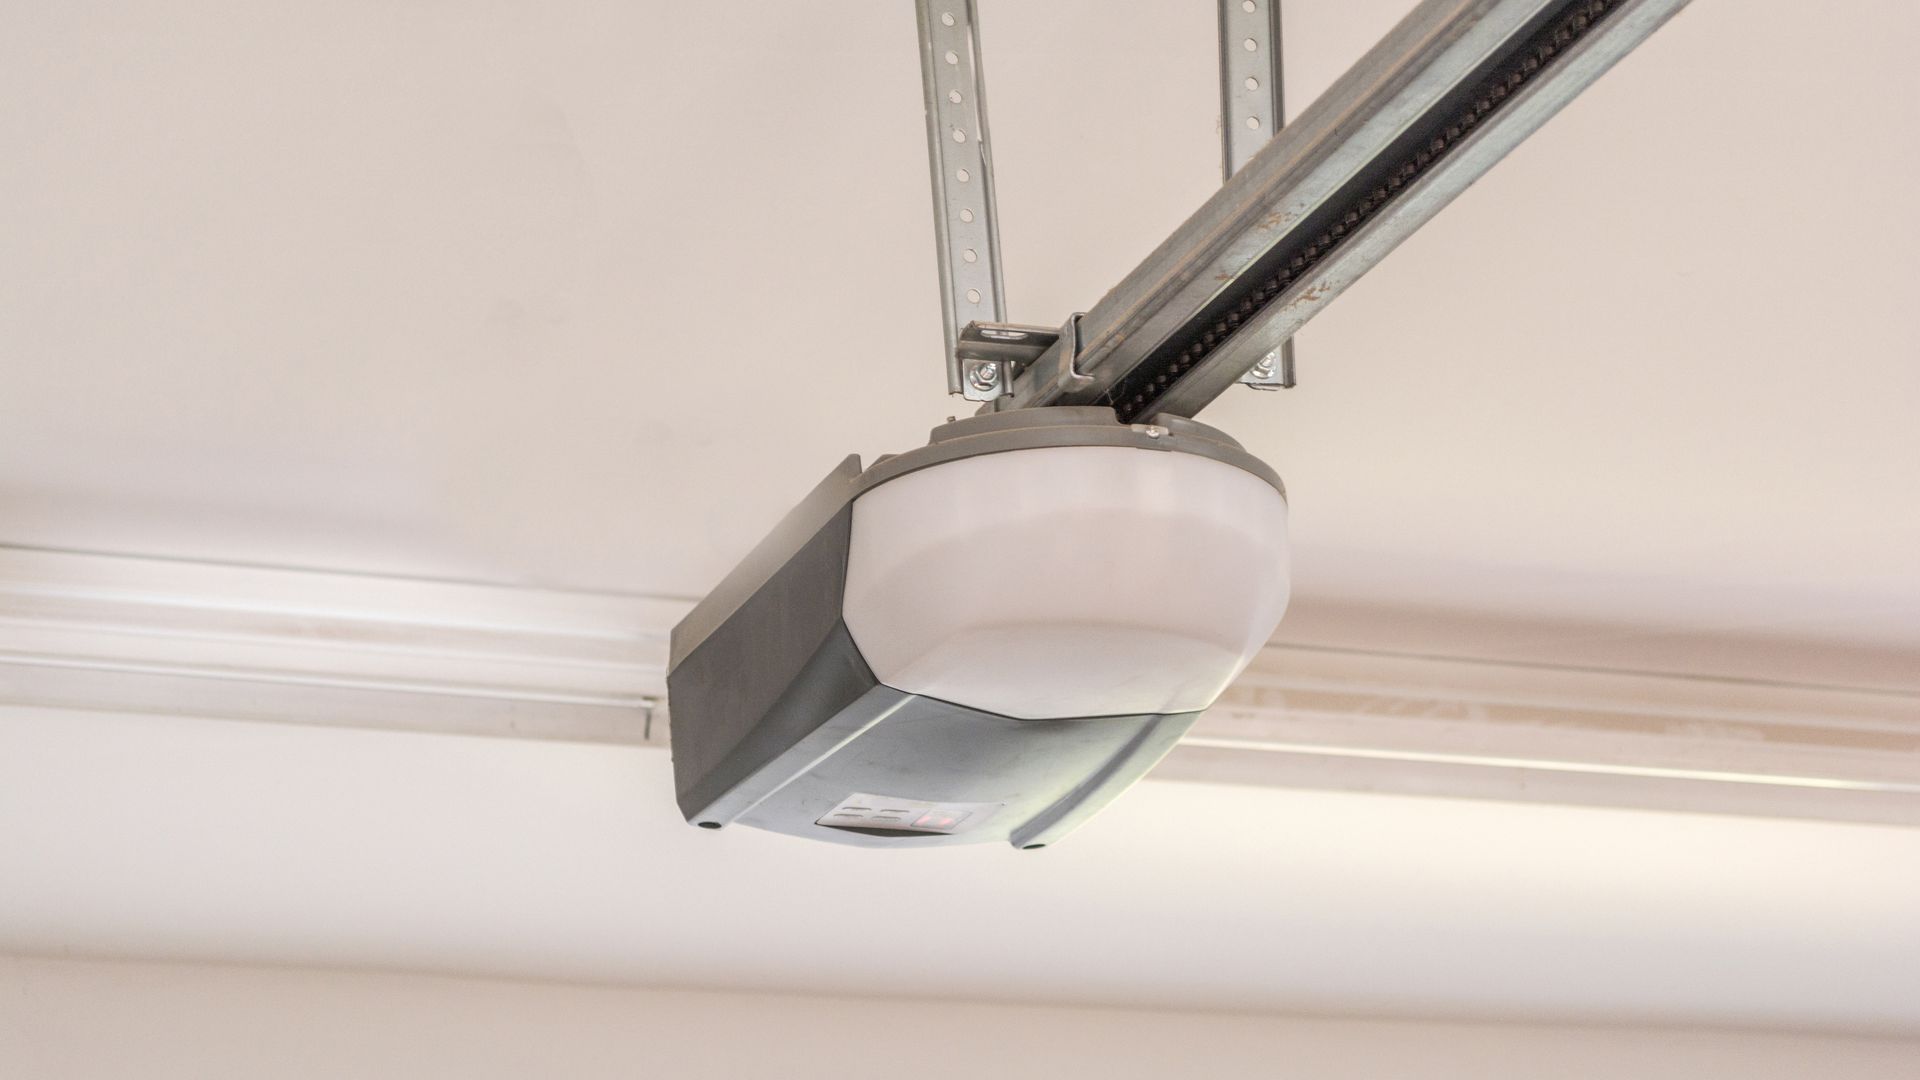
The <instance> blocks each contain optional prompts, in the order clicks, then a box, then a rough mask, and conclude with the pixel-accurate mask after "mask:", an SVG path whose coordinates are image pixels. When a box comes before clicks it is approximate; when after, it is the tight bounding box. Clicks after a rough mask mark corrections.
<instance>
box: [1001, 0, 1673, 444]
mask: <svg viewBox="0 0 1920 1080" xmlns="http://www.w3.org/2000/svg"><path fill="white" fill-rule="evenodd" d="M1685 4H1686V0H1560V2H1554V0H1423V2H1422V3H1421V4H1420V5H1419V6H1418V7H1416V8H1415V9H1414V10H1413V12H1412V13H1410V14H1409V15H1408V16H1407V17H1406V18H1405V19H1404V20H1402V21H1401V23H1400V24H1399V25H1398V26H1396V27H1395V28H1394V29H1393V30H1392V31H1391V32H1390V33H1388V34H1387V36H1386V37H1385V38H1383V39H1382V40H1381V41H1380V43H1379V44H1377V45H1376V46H1374V48H1373V49H1372V50H1371V51H1370V52H1368V53H1367V55H1366V56H1364V57H1363V58H1362V59H1361V60H1360V62H1359V63H1357V64H1355V65H1354V67H1353V68H1352V69H1351V70H1349V71H1348V72H1347V73H1346V74H1345V75H1343V76H1342V77H1341V78H1340V79H1339V81H1337V82H1336V83H1335V84H1334V85H1333V86H1332V87H1331V88H1330V89H1328V90H1327V92H1326V93H1325V94H1323V95H1321V97H1320V98H1319V99H1318V100H1316V101H1315V102H1314V103H1313V104H1312V105H1310V106H1309V107H1308V108H1307V109H1306V111H1305V112H1303V113H1302V114H1301V115H1300V117H1299V118H1298V119H1296V120H1295V121H1294V122H1293V123H1291V124H1288V125H1287V126H1286V127H1284V128H1282V129H1280V131H1279V132H1278V134H1277V135H1276V136H1275V137H1274V138H1273V140H1272V141H1271V142H1269V143H1268V144H1267V146H1266V147H1265V148H1264V149H1262V150H1261V151H1260V152H1259V153H1257V154H1256V155H1254V157H1253V159H1252V160H1251V161H1250V162H1248V164H1247V165H1246V167H1245V168H1243V169H1241V170H1240V171H1239V172H1238V173H1236V174H1235V175H1234V176H1233V177H1232V179H1230V180H1229V181H1228V182H1227V183H1226V185H1225V186H1223V187H1222V188H1221V189H1220V191H1219V192H1218V193H1217V194H1216V195H1214V196H1213V197H1212V198H1211V199H1209V200H1207V202H1206V203H1205V204H1203V205H1202V206H1201V207H1200V209H1199V210H1198V211H1197V212H1196V213H1195V214H1194V215H1193V216H1192V217H1191V218H1189V219H1188V220H1187V221H1186V223H1185V224H1183V225H1181V226H1180V228H1179V229H1177V230H1176V231H1175V232H1174V234H1173V235H1172V236H1171V237H1169V238H1168V239H1167V240H1166V241H1165V242H1164V243H1162V244H1161V245H1160V247H1159V249H1157V250H1156V251H1154V253H1153V254H1151V255H1149V256H1148V257H1147V259H1146V261H1145V262H1143V263H1141V264H1140V265H1139V266H1138V267H1136V268H1135V269H1134V270H1133V271H1132V272H1131V273H1129V274H1128V275H1127V276H1126V277H1125V278H1124V279H1123V280H1122V281H1121V282H1120V284H1118V285H1117V286H1115V287H1114V288H1113V290H1112V291H1111V292H1109V293H1108V294H1107V295H1106V297H1104V298H1103V299H1102V300H1101V301H1100V302H1099V303H1098V304H1097V305H1095V306H1094V308H1093V309H1092V310H1091V311H1089V312H1088V313H1087V314H1086V315H1085V316H1083V317H1081V318H1080V319H1079V320H1078V326H1077V334H1075V335H1073V337H1074V338H1075V339H1077V344H1076V342H1072V341H1069V340H1068V339H1066V338H1063V339H1062V340H1061V342H1060V343H1057V344H1056V345H1055V346H1054V347H1053V348H1052V349H1050V350H1049V351H1048V352H1047V353H1046V354H1044V355H1042V356H1041V357H1040V358H1039V359H1038V360H1036V361H1035V362H1034V363H1033V364H1032V365H1030V366H1029V367H1028V368H1027V369H1026V370H1025V371H1023V372H1022V373H1021V375H1020V377H1019V378H1018V379H1017V380H1016V381H1015V384H1014V388H1013V393H1012V394H1010V395H1008V396H1007V397H1005V398H1002V399H1000V400H999V401H998V402H996V403H994V405H993V407H995V408H1001V409H1005V408H1028V407H1034V406H1043V405H1069V404H1107V405H1112V406H1113V407H1114V408H1115V410H1116V411H1118V412H1119V413H1120V415H1121V416H1122V418H1124V419H1133V418H1135V417H1146V416H1151V415H1154V414H1156V413H1170V414H1174V415H1179V416H1191V415H1193V414H1194V413H1196V412H1198V411H1199V410H1200V409H1201V408H1203V407H1205V406H1206V404H1207V403H1208V402H1210V401H1212V400H1213V399H1214V398H1215V397H1218V396H1219V395H1220V394H1221V393H1223V392H1225V391H1226V389H1227V388H1228V387H1230V386H1232V385H1233V383H1234V382H1235V381H1236V380H1238V379H1239V378H1240V377H1241V376H1242V375H1244V374H1245V373H1246V372H1247V371H1249V370H1250V369H1252V368H1253V367H1254V365H1255V364H1257V363H1259V362H1260V361H1261V360H1262V359H1263V358H1265V357H1267V356H1268V355H1270V354H1272V353H1273V352H1274V351H1275V350H1276V349H1278V348H1279V347H1280V345H1281V344H1282V343H1283V342H1285V341H1286V340H1287V339H1288V338H1290V337H1292V336H1293V334H1294V332H1295V331H1297V330H1298V329H1299V328H1300V327H1301V325H1303V324H1304V323H1305V322H1306V321H1307V320H1308V319H1310V318H1312V317H1313V315H1315V314H1316V313H1318V312H1319V310H1320V309H1321V308H1323V307H1325V306H1326V304H1327V303H1328V302H1329V301H1331V300H1332V299H1333V298H1334V297H1336V296H1338V295H1339V294H1340V293H1341V292H1342V291H1343V290H1345V289H1346V287H1347V286H1348V285H1350V284H1352V283H1353V282H1354V281H1355V280H1357V279H1358V278H1359V277H1360V276H1361V275H1362V274H1364V273H1365V272H1366V271H1367V270H1369V269H1371V268H1372V267H1373V266H1374V265H1375V264H1377V263H1378V262H1379V261H1380V260H1381V259H1382V258H1383V257H1385V255H1386V254H1387V253H1388V252H1389V251H1391V250H1393V248H1394V247H1395V246H1397V245H1398V244H1399V243H1400V241H1402V240H1404V239H1406V238H1407V237H1408V236H1409V235H1411V234H1412V233H1413V232H1414V231H1415V230H1416V229H1418V228H1419V227H1420V226H1421V225H1423V224H1425V223H1426V222H1427V221H1428V220H1430V219H1431V218H1432V217H1433V215H1434V214H1436V213H1438V212H1439V210H1440V208H1441V207H1443V206H1445V205H1446V204H1447V203H1448V202H1450V201H1451V200H1452V199H1453V198H1454V196H1456V195H1458V194H1459V193H1460V192H1461V191H1463V190H1465V189H1466V187H1467V186H1468V185H1469V184H1471V183H1472V182H1473V181H1474V180H1475V179H1477V178H1479V176H1480V175H1481V174H1483V173H1485V172H1486V171H1487V170H1488V169H1490V168H1492V167H1493V165H1494V164H1495V163H1497V162H1498V161H1499V160H1500V159H1501V158H1502V157H1504V156H1506V154H1507V152H1508V151H1510V150H1512V149H1513V148H1514V147H1515V146H1516V145H1518V144H1519V143H1520V141H1521V140H1523V139H1525V138H1526V137H1527V136H1528V135H1530V134H1532V133H1533V132H1534V131H1535V130H1537V129H1538V128H1539V127H1540V125H1541V124H1543V123H1545V122H1546V120H1547V118H1548V117H1550V116H1552V115H1553V114H1554V113H1555V112H1557V111H1559V109H1560V108H1561V107H1562V106H1563V105H1565V104H1566V103H1567V102H1568V101H1570V100H1572V99H1573V98H1574V96H1576V95H1577V94H1579V92H1580V91H1582V90H1584V89H1586V87H1587V86H1589V85H1591V84H1592V83H1593V81H1594V80H1595V79H1597V78H1599V77H1600V75H1601V74H1602V73H1604V72H1605V71H1606V70H1607V69H1608V68H1609V67H1611V66H1612V65H1613V64H1614V62H1615V61H1617V60H1619V59H1620V58H1621V57H1622V56H1624V55H1626V54H1627V53H1628V52H1629V51H1631V50H1632V49H1633V48H1634V47H1635V46H1637V45H1638V44H1640V43H1641V42H1642V41H1644V40H1646V38H1647V37H1648V36H1649V35H1651V34H1652V33H1653V32H1654V31H1655V30H1656V29H1658V28H1659V27H1660V25H1661V24H1662V23H1664V22H1665V21H1666V20H1667V19H1668V18H1670V17H1672V16H1673V14H1674V13H1675V12H1677V11H1678V10H1679V9H1680V8H1682V7H1684V6H1685Z"/></svg>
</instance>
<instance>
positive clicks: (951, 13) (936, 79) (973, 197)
mask: <svg viewBox="0 0 1920 1080" xmlns="http://www.w3.org/2000/svg"><path fill="white" fill-rule="evenodd" d="M914 12H915V16H916V18H917V19H918V21H919V24H920V85H921V91H922V95H923V97H924V99H925V104H926V110H927V160H928V164H929V165H930V166H931V171H932V174H933V228H934V241H935V244H936V246H937V247H938V248H939V250H940V312H941V316H942V318H943V320H944V321H945V324H946V344H947V354H946V355H947V392H948V393H950V394H964V395H966V398H967V400H969V401H992V400H994V399H995V398H997V397H1000V396H1001V395H1003V394H1006V393H1008V392H1010V391H1011V390H1012V388H1013V374H1014V373H1013V371H1012V369H1011V368H1010V366H1009V365H1007V364H1004V363H999V362H996V361H994V360H991V359H985V358H982V359H975V360H962V359H961V357H960V352H959V346H960V331H961V328H962V327H964V326H967V325H969V324H971V323H976V322H979V323H998V322H1000V320H1001V318H1002V314H1001V313H1002V311H1003V310H1004V309H1005V308H1006V297H1005V294H1004V290H1003V287H1002V285H1001V280H1000V230H999V227H998V225H997V224H996V222H995V220H994V218H995V215H994V205H993V158H992V156H991V153H990V152H989V150H988V143H987V100H986V95H985V92H984V91H985V84H986V79H985V77H984V76H983V75H982V73H981V70H980V32H979V24H978V22H977V21H976V20H975V18H974V6H973V0H916V2H915V4H914Z"/></svg>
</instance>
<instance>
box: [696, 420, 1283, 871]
mask: <svg viewBox="0 0 1920 1080" xmlns="http://www.w3.org/2000/svg"><path fill="white" fill-rule="evenodd" d="M1046 446H1128V447H1136V448H1139V449H1148V450H1156V451H1164V452H1168V453H1195V454H1200V455H1203V456H1206V457H1210V458H1214V459H1216V460H1220V461H1224V462H1226V463H1228V464H1232V465H1236V466H1238V467H1240V468H1243V469H1246V470H1247V471H1249V472H1252V473H1254V474H1255V475H1258V476H1260V477H1261V478H1262V479H1264V480H1266V481H1267V482H1268V483H1270V484H1272V485H1273V486H1274V487H1275V488H1276V489H1280V490H1281V492H1282V494H1283V495H1284V494H1285V492H1284V489H1281V485H1280V479H1279V477H1278V476H1276V475H1275V474H1274V473H1273V471H1272V470H1271V469H1270V468H1268V467H1267V466H1266V465H1265V464H1264V463H1262V462H1261V461H1259V459H1257V458H1254V457H1253V456H1252V455H1249V454H1247V453H1246V452H1245V451H1244V450H1242V449H1240V447H1239V445H1238V444H1237V443H1235V442H1234V441H1233V440H1232V439H1230V438H1228V437H1227V436H1225V435H1224V434H1221V433H1219V432H1218V431H1215V430H1214V429H1212V428H1209V427H1206V426H1205V425H1202V424H1198V423H1195V422H1194V421H1191V420H1184V419H1174V418H1169V419H1166V420H1161V419H1156V420H1155V421H1153V422H1152V423H1149V424H1131V425H1129V424H1121V423H1119V422H1118V421H1117V420H1116V419H1115V418H1114V414H1113V411H1112V410H1111V409H1106V408H1095V407H1085V406H1076V407H1061V408H1049V409H1026V410H1018V411H1014V412H1008V413H991V414H986V415H982V416H975V417H969V418H967V419H965V420H959V421H955V422H952V423H949V424H946V425H944V426H942V427H940V428H936V429H935V430H934V432H933V438H932V440H931V442H930V443H929V445H928V446H926V447H923V448H921V449H919V450H915V451H912V452H910V453H907V454H902V455H899V456H890V457H883V458H881V459H880V460H878V461H876V462H875V463H874V465H873V467H872V468H871V469H868V470H866V471H864V472H863V471H862V470H861V468H860V461H859V458H857V457H849V458H847V459H846V460H844V461H842V462H841V463H840V465H839V466H838V467H837V468H836V469H835V470H834V471H833V472H832V473H831V474H829V475H828V476H827V478H826V479H825V480H823V481H821V483H820V484H819V485H818V486H817V487H815V488H814V490H813V492H812V493H811V494H809V495H808V496H807V497H806V498H805V499H804V500H802V501H801V503H800V504H799V505H798V506H796V507H795V508H794V509H793V510H792V511H791V512H790V513H789V514H788V515H787V517H786V518H785V519H784V520H782V521H781V523H780V524H779V525H778V526H776V527H775V529H774V530H773V532H772V533H771V534H769V535H768V536H767V538H766V539H765V540H763V541H762V542H761V543H760V545H759V546H758V547H756V548H755V549H754V550H753V551H752V552H751V553H750V554H749V555H748V556H747V557H746V558H745V559H744V560H742V561H741V563H740V565H739V566H738V567H736V568H735V569H734V570H733V572H732V573H730V574H728V575H727V577H726V578H725V579H724V580H723V581H721V583H720V584H719V585H718V586H717V587H715V589H714V590H713V592H712V593H710V594H709V595H708V596H707V597H706V599H704V600H703V601H701V603H700V604H699V605H697V606H696V607H695V608H694V610H693V611H691V612H689V613H688V615H687V617H686V618H685V619H683V620H681V622H680V624H679V625H678V626H676V627H675V628H674V631H673V650H672V660H671V663H670V665H669V668H668V673H667V692H668V704H669V707H670V709H671V715H672V745H673V766H674V783H675V791H676V795H677V798H678V801H679V804H680V810H681V812H682V813H683V814H684V815H685V816H686V818H687V820H688V821H690V822H693V823H695V824H697V825H700V826H703V827H706V828H722V827H724V826H727V825H730V824H734V823H738V824H742V825H752V826H755V827H758V828H762V829H768V830H771V831H774V832H781V833H787V834H790V835H795V836H802V837H807V838H810V839H817V840H826V841H830V842H836V843H843V844H854V845H859V846H865V847H897V848H903V847H929V846H943V845H950V844H962V843H980V842H983V841H990V840H999V841H1005V842H1007V843H1010V844H1012V845H1014V846H1015V847H1019V848H1037V847H1043V846H1045V845H1047V844H1050V843H1052V842H1054V841H1055V840H1057V839H1059V838H1060V837H1062V836H1064V835H1065V834H1066V833H1067V832H1069V831H1071V830H1072V829H1073V828H1075V827H1077V826H1078V825H1079V824H1080V823H1081V822H1082V821H1084V820H1086V819H1087V818H1088V817H1090V816H1092V814H1093V813H1094V812H1096V811H1097V810H1099V809H1100V808H1101V807H1102V806H1104V805H1106V803H1107V802H1109V801H1110V800H1111V799H1113V797H1114V796H1116V795H1118V794H1119V793H1120V792H1121V791H1123V790H1125V789H1126V788H1127V787H1128V786H1129V785H1131V784H1132V783H1133V782H1134V781H1135V780H1137V779H1139V778H1140V777H1141V776H1142V775H1144V774H1145V773H1146V771H1147V770H1148V769H1150V768H1152V767H1153V765H1154V764H1155V763H1157V762H1158V761H1159V760H1160V759H1161V757H1163V756H1164V755H1165V754H1166V753H1167V751H1169V750H1171V749H1172V748H1173V745H1174V744H1175V743H1176V742H1177V741H1178V740H1179V738H1180V736H1181V735H1182V734H1184V733H1185V731H1186V730H1187V728H1188V727H1189V726H1190V725H1191V724H1192V723H1193V721H1194V719H1195V718H1196V716H1197V715H1198V714H1196V713H1180V714H1171V715H1141V716H1103V717H1061V718H1059V719H1048V720H1020V719H1013V718H1010V717H1005V716H998V715H995V714H992V713H987V712H981V711H979V710H975V709H970V708H967V707H965V706H964V705H960V704H955V703H951V702H946V701H940V700H936V699H933V698H928V697H924V696H920V695H915V694H908V693H903V692H901V691H899V690H896V689H894V688H892V687H889V686H885V685H883V684H882V683H880V682H879V680H878V679H877V678H875V676H874V674H873V672H872V671H871V670H870V669H869V668H868V666H867V663H866V661H865V660H864V659H863V658H862V657H861V655H860V650H859V648H858V647H857V646H856V644H855V643H854V640H853V637H852V635H851V634H850V633H849V632H848V630H847V626H846V623H845V621H844V619H843V618H842V614H841V603H842V598H843V595H844V592H845V586H846V573H847V552H848V548H849V545H850V541H851V538H852V527H853V503H854V500H856V499H857V498H859V496H860V495H861V494H862V493H864V492H866V491H868V490H870V489H871V488H873V487H875V486H877V485H879V484H881V483H885V482H886V481H888V480H891V479H894V478H896V477H898V476H903V475H905V474H907V473H909V472H912V471H914V470H916V469H920V468H926V467H928V466H931V465H938V464H943V463H945V462H948V461H954V460H958V459H960V458H964V457H971V456H974V455H977V454H984V453H999V452H1006V451H1013V450H1023V449H1032V448H1037V447H1046ZM857 793H866V794H871V795H878V796H883V797H886V798H890V799H894V800H899V801H901V802H902V804H903V805H904V804H906V803H930V804H955V805H964V806H967V807H971V808H974V809H973V812H972V814H971V816H970V819H969V820H968V822H967V824H966V827H964V828H962V829H960V830H959V831H955V832H928V831H912V830H909V829H874V828H852V827H836V826H833V825H828V824H821V823H820V820H821V818H823V817H824V816H826V815H828V814H829V813H830V812H832V811H834V810H835V808H836V807H838V806H840V805H841V804H842V803H843V801H844V800H846V799H848V798H849V797H850V796H852V795H855V794H857Z"/></svg>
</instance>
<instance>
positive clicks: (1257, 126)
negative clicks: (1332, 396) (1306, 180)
mask: <svg viewBox="0 0 1920 1080" xmlns="http://www.w3.org/2000/svg"><path fill="white" fill-rule="evenodd" d="M1219 4H1220V158H1221V174H1222V175H1221V178H1222V179H1223V180H1225V179H1231V178H1232V177H1233V174H1234V173H1237V172H1239V171H1240V167H1241V166H1242V165H1245V164H1246V163H1247V162H1248V161H1251V160H1252V159H1253V155H1254V154H1256V153H1258V152H1259V150H1260V148H1261V147H1263V146H1265V145H1267V142H1268V140H1270V139H1272V138H1273V136H1274V133H1275V132H1277V131H1279V130H1280V126H1281V125H1282V124H1285V123H1286V122H1287V120H1286V115H1287V114H1286V97H1285V94H1284V91H1283V88H1282V86H1281V82H1280V77H1281V66H1280V63H1281V61H1280V0H1219ZM1240 382H1241V384H1242V385H1245V386H1251V387H1253V388H1254V389H1256V390H1283V389H1286V388H1288V387H1291V386H1292V385H1293V339H1292V338H1288V339H1287V340H1286V342H1285V343H1283V344H1282V345H1281V346H1280V347H1279V348H1278V349H1275V350H1274V351H1273V352H1270V353H1268V354H1267V355H1266V356H1265V357H1263V358H1262V359H1261V360H1260V362H1259V363H1257V364H1255V365H1254V366H1253V369H1252V370H1250V371H1248V372H1247V373H1246V374H1245V375H1242V376H1241V377H1240Z"/></svg>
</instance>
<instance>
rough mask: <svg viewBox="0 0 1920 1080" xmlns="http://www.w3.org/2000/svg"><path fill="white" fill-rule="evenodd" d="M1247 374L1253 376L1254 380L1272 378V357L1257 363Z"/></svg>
mask: <svg viewBox="0 0 1920 1080" xmlns="http://www.w3.org/2000/svg"><path fill="white" fill-rule="evenodd" d="M1247 374H1249V375H1251V376H1253V377H1254V378H1256V379H1271V378H1273V357H1272V356H1268V357H1266V358H1265V359H1263V360H1261V361H1260V362H1259V363H1257V364H1255V365H1253V370H1252V371H1249V372H1247Z"/></svg>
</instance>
